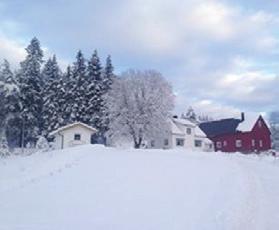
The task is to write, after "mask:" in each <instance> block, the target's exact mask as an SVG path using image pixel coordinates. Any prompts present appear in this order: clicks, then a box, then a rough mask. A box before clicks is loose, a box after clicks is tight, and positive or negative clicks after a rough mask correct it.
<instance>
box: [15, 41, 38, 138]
mask: <svg viewBox="0 0 279 230" xmlns="http://www.w3.org/2000/svg"><path fill="white" fill-rule="evenodd" d="M26 51H27V56H26V58H25V60H24V61H23V62H21V63H20V65H21V69H20V71H19V74H18V76H19V83H20V84H19V87H20V92H21V102H22V111H21V119H22V122H23V125H22V129H24V131H23V132H24V135H22V136H24V139H25V140H24V142H25V143H26V142H27V141H34V140H35V138H36V137H37V136H38V134H39V133H40V132H41V131H42V129H43V119H42V109H43V94H42V79H41V65H42V63H43V51H42V49H41V46H40V42H39V40H38V39H37V38H33V39H32V40H31V42H30V44H29V45H28V47H27V48H26Z"/></svg>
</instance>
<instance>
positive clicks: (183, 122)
mask: <svg viewBox="0 0 279 230" xmlns="http://www.w3.org/2000/svg"><path fill="white" fill-rule="evenodd" d="M172 120H173V122H175V123H179V124H181V125H190V126H193V127H195V126H196V124H194V123H193V122H192V121H190V120H188V119H181V118H172Z"/></svg>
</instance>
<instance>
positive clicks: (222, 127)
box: [199, 118, 241, 137]
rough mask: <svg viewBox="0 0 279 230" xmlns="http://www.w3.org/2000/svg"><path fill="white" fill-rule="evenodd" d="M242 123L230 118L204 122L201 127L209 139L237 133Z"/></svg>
mask: <svg viewBox="0 0 279 230" xmlns="http://www.w3.org/2000/svg"><path fill="white" fill-rule="evenodd" d="M239 123H241V120H240V119H235V118H229V119H223V120H218V121H210V122H204V123H201V124H200V125H199V127H200V129H201V130H202V131H203V132H204V133H205V134H206V136H207V137H215V136H219V135H223V134H233V133H236V128H237V126H238V125H239Z"/></svg>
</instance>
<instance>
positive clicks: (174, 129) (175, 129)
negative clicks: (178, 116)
mask: <svg viewBox="0 0 279 230" xmlns="http://www.w3.org/2000/svg"><path fill="white" fill-rule="evenodd" d="M170 126H171V132H172V133H175V134H180V135H184V134H185V133H184V132H183V130H181V129H180V128H179V127H178V126H177V124H176V123H175V122H174V121H173V119H170Z"/></svg>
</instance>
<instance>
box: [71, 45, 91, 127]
mask: <svg viewBox="0 0 279 230" xmlns="http://www.w3.org/2000/svg"><path fill="white" fill-rule="evenodd" d="M86 68H87V67H86V64H85V58H84V56H83V54H82V52H81V51H80V50H79V51H78V53H77V56H76V61H75V62H74V65H73V73H72V78H71V80H70V82H69V89H68V90H69V92H68V96H67V100H68V101H69V102H70V103H71V111H70V117H69V121H70V122H75V121H80V122H86V118H85V117H86V101H85V91H86V85H87V80H86Z"/></svg>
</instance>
